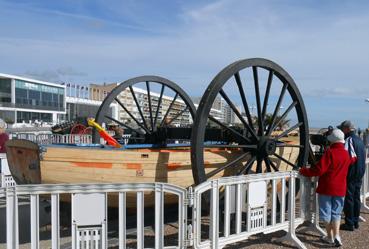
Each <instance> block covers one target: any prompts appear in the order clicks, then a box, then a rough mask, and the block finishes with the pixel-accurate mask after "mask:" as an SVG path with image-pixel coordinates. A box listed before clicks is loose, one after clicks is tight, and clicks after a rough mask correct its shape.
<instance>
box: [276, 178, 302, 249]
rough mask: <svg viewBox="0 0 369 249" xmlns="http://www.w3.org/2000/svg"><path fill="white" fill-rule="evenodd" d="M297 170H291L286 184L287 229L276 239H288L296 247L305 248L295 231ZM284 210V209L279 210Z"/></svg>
mask: <svg viewBox="0 0 369 249" xmlns="http://www.w3.org/2000/svg"><path fill="white" fill-rule="evenodd" d="M297 174H298V173H297V172H295V171H291V173H290V180H289V185H288V231H287V234H286V235H285V236H284V237H282V238H280V239H278V241H286V240H287V241H289V242H292V243H293V244H294V245H295V246H296V247H297V248H300V249H306V247H305V245H304V244H303V243H302V242H301V240H300V239H299V238H297V236H296V233H295V212H296V199H295V193H296V176H297ZM281 212H284V209H282V210H281Z"/></svg>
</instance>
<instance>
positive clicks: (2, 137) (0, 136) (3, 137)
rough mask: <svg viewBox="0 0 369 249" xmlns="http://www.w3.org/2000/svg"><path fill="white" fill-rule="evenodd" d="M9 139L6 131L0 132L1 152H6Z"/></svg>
mask: <svg viewBox="0 0 369 249" xmlns="http://www.w3.org/2000/svg"><path fill="white" fill-rule="evenodd" d="M8 140H9V136H8V134H6V133H1V134H0V153H5V152H6V151H5V142H6V141H8Z"/></svg>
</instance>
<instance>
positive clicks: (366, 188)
mask: <svg viewBox="0 0 369 249" xmlns="http://www.w3.org/2000/svg"><path fill="white" fill-rule="evenodd" d="M368 150H369V149H368V148H367V150H366V155H368ZM365 168H366V169H365V174H364V177H363V178H364V179H363V183H362V189H361V190H362V199H361V209H364V210H365V211H369V207H368V205H367V204H366V198H367V194H368V192H369V172H368V171H369V158H366V161H365Z"/></svg>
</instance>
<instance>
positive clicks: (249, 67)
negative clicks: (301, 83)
mask: <svg viewBox="0 0 369 249" xmlns="http://www.w3.org/2000/svg"><path fill="white" fill-rule="evenodd" d="M214 105H217V106H223V107H224V110H223V111H222V113H221V114H222V115H223V116H217V117H216V116H214V114H213V113H214V112H213V111H212V107H213V106H214ZM232 116H234V118H233V120H232ZM227 118H228V119H229V120H226V119H227ZM227 123H231V125H229V124H227ZM212 127H214V128H215V127H216V128H218V129H219V128H220V129H222V130H223V132H224V133H225V134H228V135H227V139H225V141H214V140H212V139H211V136H209V135H208V133H209V130H211V128H212ZM308 130H309V128H308V121H307V115H306V111H305V106H304V103H303V100H302V97H301V95H300V92H299V90H298V88H297V86H296V84H295V82H294V80H293V79H292V78H291V77H290V76H289V74H288V73H287V72H286V71H285V70H284V69H282V68H281V67H280V66H279V65H277V64H276V63H274V62H272V61H269V60H266V59H261V58H255V59H246V60H240V61H237V62H234V63H233V64H231V65H229V66H227V67H226V68H224V69H223V70H222V71H221V72H220V73H219V74H218V75H217V76H216V77H215V78H214V79H213V81H212V82H211V83H210V85H209V86H208V88H207V89H206V91H205V93H204V95H203V97H202V99H201V101H200V104H199V107H198V110H197V116H196V119H195V122H194V128H193V133H192V141H191V143H192V148H191V150H192V151H191V160H192V171H193V176H194V180H195V183H196V184H199V183H201V182H204V181H206V180H207V179H210V178H216V177H221V176H228V175H243V174H249V173H262V172H272V171H280V170H291V169H297V168H299V167H301V166H303V165H304V164H305V163H306V161H307V157H308V148H309V136H308ZM207 147H211V148H218V149H223V150H226V151H227V152H228V153H229V154H234V156H233V157H229V158H230V159H228V160H227V161H226V162H224V163H222V164H217V165H216V166H214V167H211V166H209V165H206V163H205V162H206V161H207V160H206V153H207V152H206V151H207V150H206V148H207Z"/></svg>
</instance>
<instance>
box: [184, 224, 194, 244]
mask: <svg viewBox="0 0 369 249" xmlns="http://www.w3.org/2000/svg"><path fill="white" fill-rule="evenodd" d="M183 244H184V246H185V247H192V246H193V231H192V224H189V225H187V236H186V239H185V240H184V243H183Z"/></svg>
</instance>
